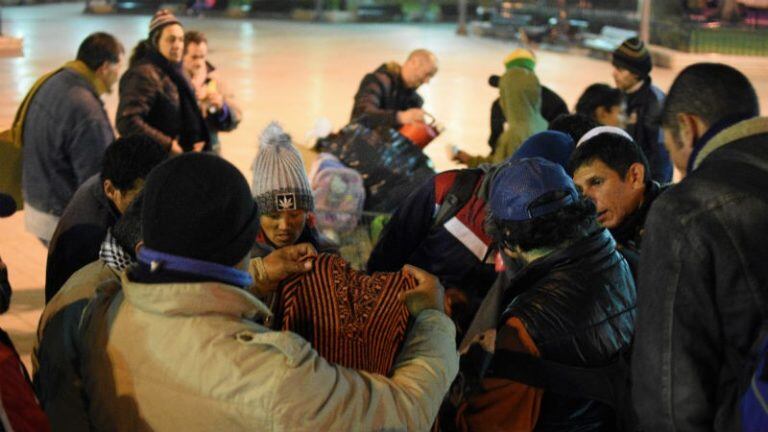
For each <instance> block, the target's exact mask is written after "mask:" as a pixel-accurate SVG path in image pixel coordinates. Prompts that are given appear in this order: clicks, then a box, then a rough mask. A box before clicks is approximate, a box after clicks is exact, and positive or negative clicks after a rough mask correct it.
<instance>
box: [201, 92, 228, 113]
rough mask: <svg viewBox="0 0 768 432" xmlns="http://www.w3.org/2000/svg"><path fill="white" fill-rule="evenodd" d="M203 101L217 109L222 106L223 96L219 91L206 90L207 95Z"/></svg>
mask: <svg viewBox="0 0 768 432" xmlns="http://www.w3.org/2000/svg"><path fill="white" fill-rule="evenodd" d="M205 101H206V102H208V104H209V105H210V106H213V107H216V110H217V111H218V110H220V109H221V107H223V106H224V96H222V95H221V93H219V92H215V91H210V92H208V96H207V97H206V98H205Z"/></svg>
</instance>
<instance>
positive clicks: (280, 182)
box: [251, 122, 314, 214]
mask: <svg viewBox="0 0 768 432" xmlns="http://www.w3.org/2000/svg"><path fill="white" fill-rule="evenodd" d="M251 169H252V170H253V182H252V183H251V193H252V194H253V199H254V200H256V203H257V204H258V206H259V213H260V214H268V213H276V212H279V211H287V210H305V211H312V210H313V209H314V203H313V200H312V189H311V188H310V187H309V180H308V179H307V173H306V171H304V161H303V160H302V158H301V154H300V153H299V151H298V150H297V149H296V147H294V146H293V143H292V142H291V136H290V135H288V134H287V133H285V131H284V130H283V128H282V127H281V126H280V124H278V123H277V122H272V123H270V124H269V125H268V126H267V127H266V128H265V129H264V131H263V132H262V133H261V137H260V138H259V149H258V153H257V154H256V158H255V159H254V160H253V165H252V166H251Z"/></svg>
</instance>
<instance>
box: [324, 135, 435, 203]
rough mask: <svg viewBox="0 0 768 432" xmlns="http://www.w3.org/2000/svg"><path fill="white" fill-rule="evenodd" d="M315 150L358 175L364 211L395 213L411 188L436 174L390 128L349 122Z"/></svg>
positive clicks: (413, 147)
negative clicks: (326, 154)
mask: <svg viewBox="0 0 768 432" xmlns="http://www.w3.org/2000/svg"><path fill="white" fill-rule="evenodd" d="M317 147H318V149H319V150H320V151H323V152H328V153H331V154H332V155H334V156H336V157H337V158H339V160H340V161H341V162H342V163H343V164H344V165H346V166H347V167H349V168H352V169H354V170H356V171H357V172H359V173H360V175H361V176H362V178H363V184H364V185H365V195H366V199H365V207H364V209H365V210H366V211H373V212H392V211H394V210H395V208H397V206H398V205H399V204H400V203H401V202H402V201H403V200H404V199H405V198H406V197H407V196H408V194H409V193H410V192H411V191H412V190H413V189H415V188H417V187H418V186H419V185H421V184H422V183H423V182H425V181H427V180H428V179H429V178H431V177H432V176H433V175H435V170H434V168H433V164H432V161H431V160H430V159H429V157H427V156H426V155H425V154H424V153H423V152H422V151H421V149H420V148H419V147H417V146H416V145H414V144H413V143H412V142H410V141H409V140H408V139H407V138H405V137H404V136H403V135H401V134H400V133H398V132H397V131H396V130H394V129H390V128H378V129H369V128H367V127H365V126H362V125H359V124H356V123H352V124H350V125H348V126H346V127H344V128H343V129H341V130H340V131H339V132H338V133H336V134H331V135H329V136H328V137H326V138H324V139H321V140H318V143H317Z"/></svg>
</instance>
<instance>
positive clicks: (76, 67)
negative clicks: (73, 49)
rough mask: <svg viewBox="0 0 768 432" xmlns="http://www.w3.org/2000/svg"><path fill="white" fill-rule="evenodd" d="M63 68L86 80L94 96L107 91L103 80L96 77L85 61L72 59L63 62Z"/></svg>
mask: <svg viewBox="0 0 768 432" xmlns="http://www.w3.org/2000/svg"><path fill="white" fill-rule="evenodd" d="M64 68H65V69H69V70H71V71H72V72H74V73H76V74H78V75H80V76H81V77H82V78H83V79H84V80H86V81H88V84H90V85H91V87H92V89H93V91H94V92H95V93H96V96H101V95H103V94H104V93H106V92H107V86H106V85H104V82H103V81H102V80H100V79H99V78H98V77H96V73H95V72H94V71H92V70H91V68H89V67H88V66H87V65H86V64H85V63H83V62H82V61H80V60H73V61H70V62H67V63H66V64H64Z"/></svg>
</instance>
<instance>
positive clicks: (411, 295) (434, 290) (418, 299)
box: [399, 265, 444, 316]
mask: <svg viewBox="0 0 768 432" xmlns="http://www.w3.org/2000/svg"><path fill="white" fill-rule="evenodd" d="M403 270H404V271H406V272H407V273H409V274H411V275H412V276H413V278H414V279H415V280H416V287H415V288H414V289H412V290H409V291H405V292H401V293H400V295H399V299H400V300H401V301H403V302H405V306H406V307H407V308H408V311H410V312H411V315H413V316H416V315H418V314H419V313H420V312H421V311H423V310H425V309H435V310H438V311H440V312H443V311H444V300H443V294H444V290H443V286H442V285H441V284H440V280H438V279H437V277H435V276H433V275H432V274H430V273H428V272H426V271H424V270H422V269H420V268H418V267H414V266H411V265H406V266H405V267H403Z"/></svg>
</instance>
